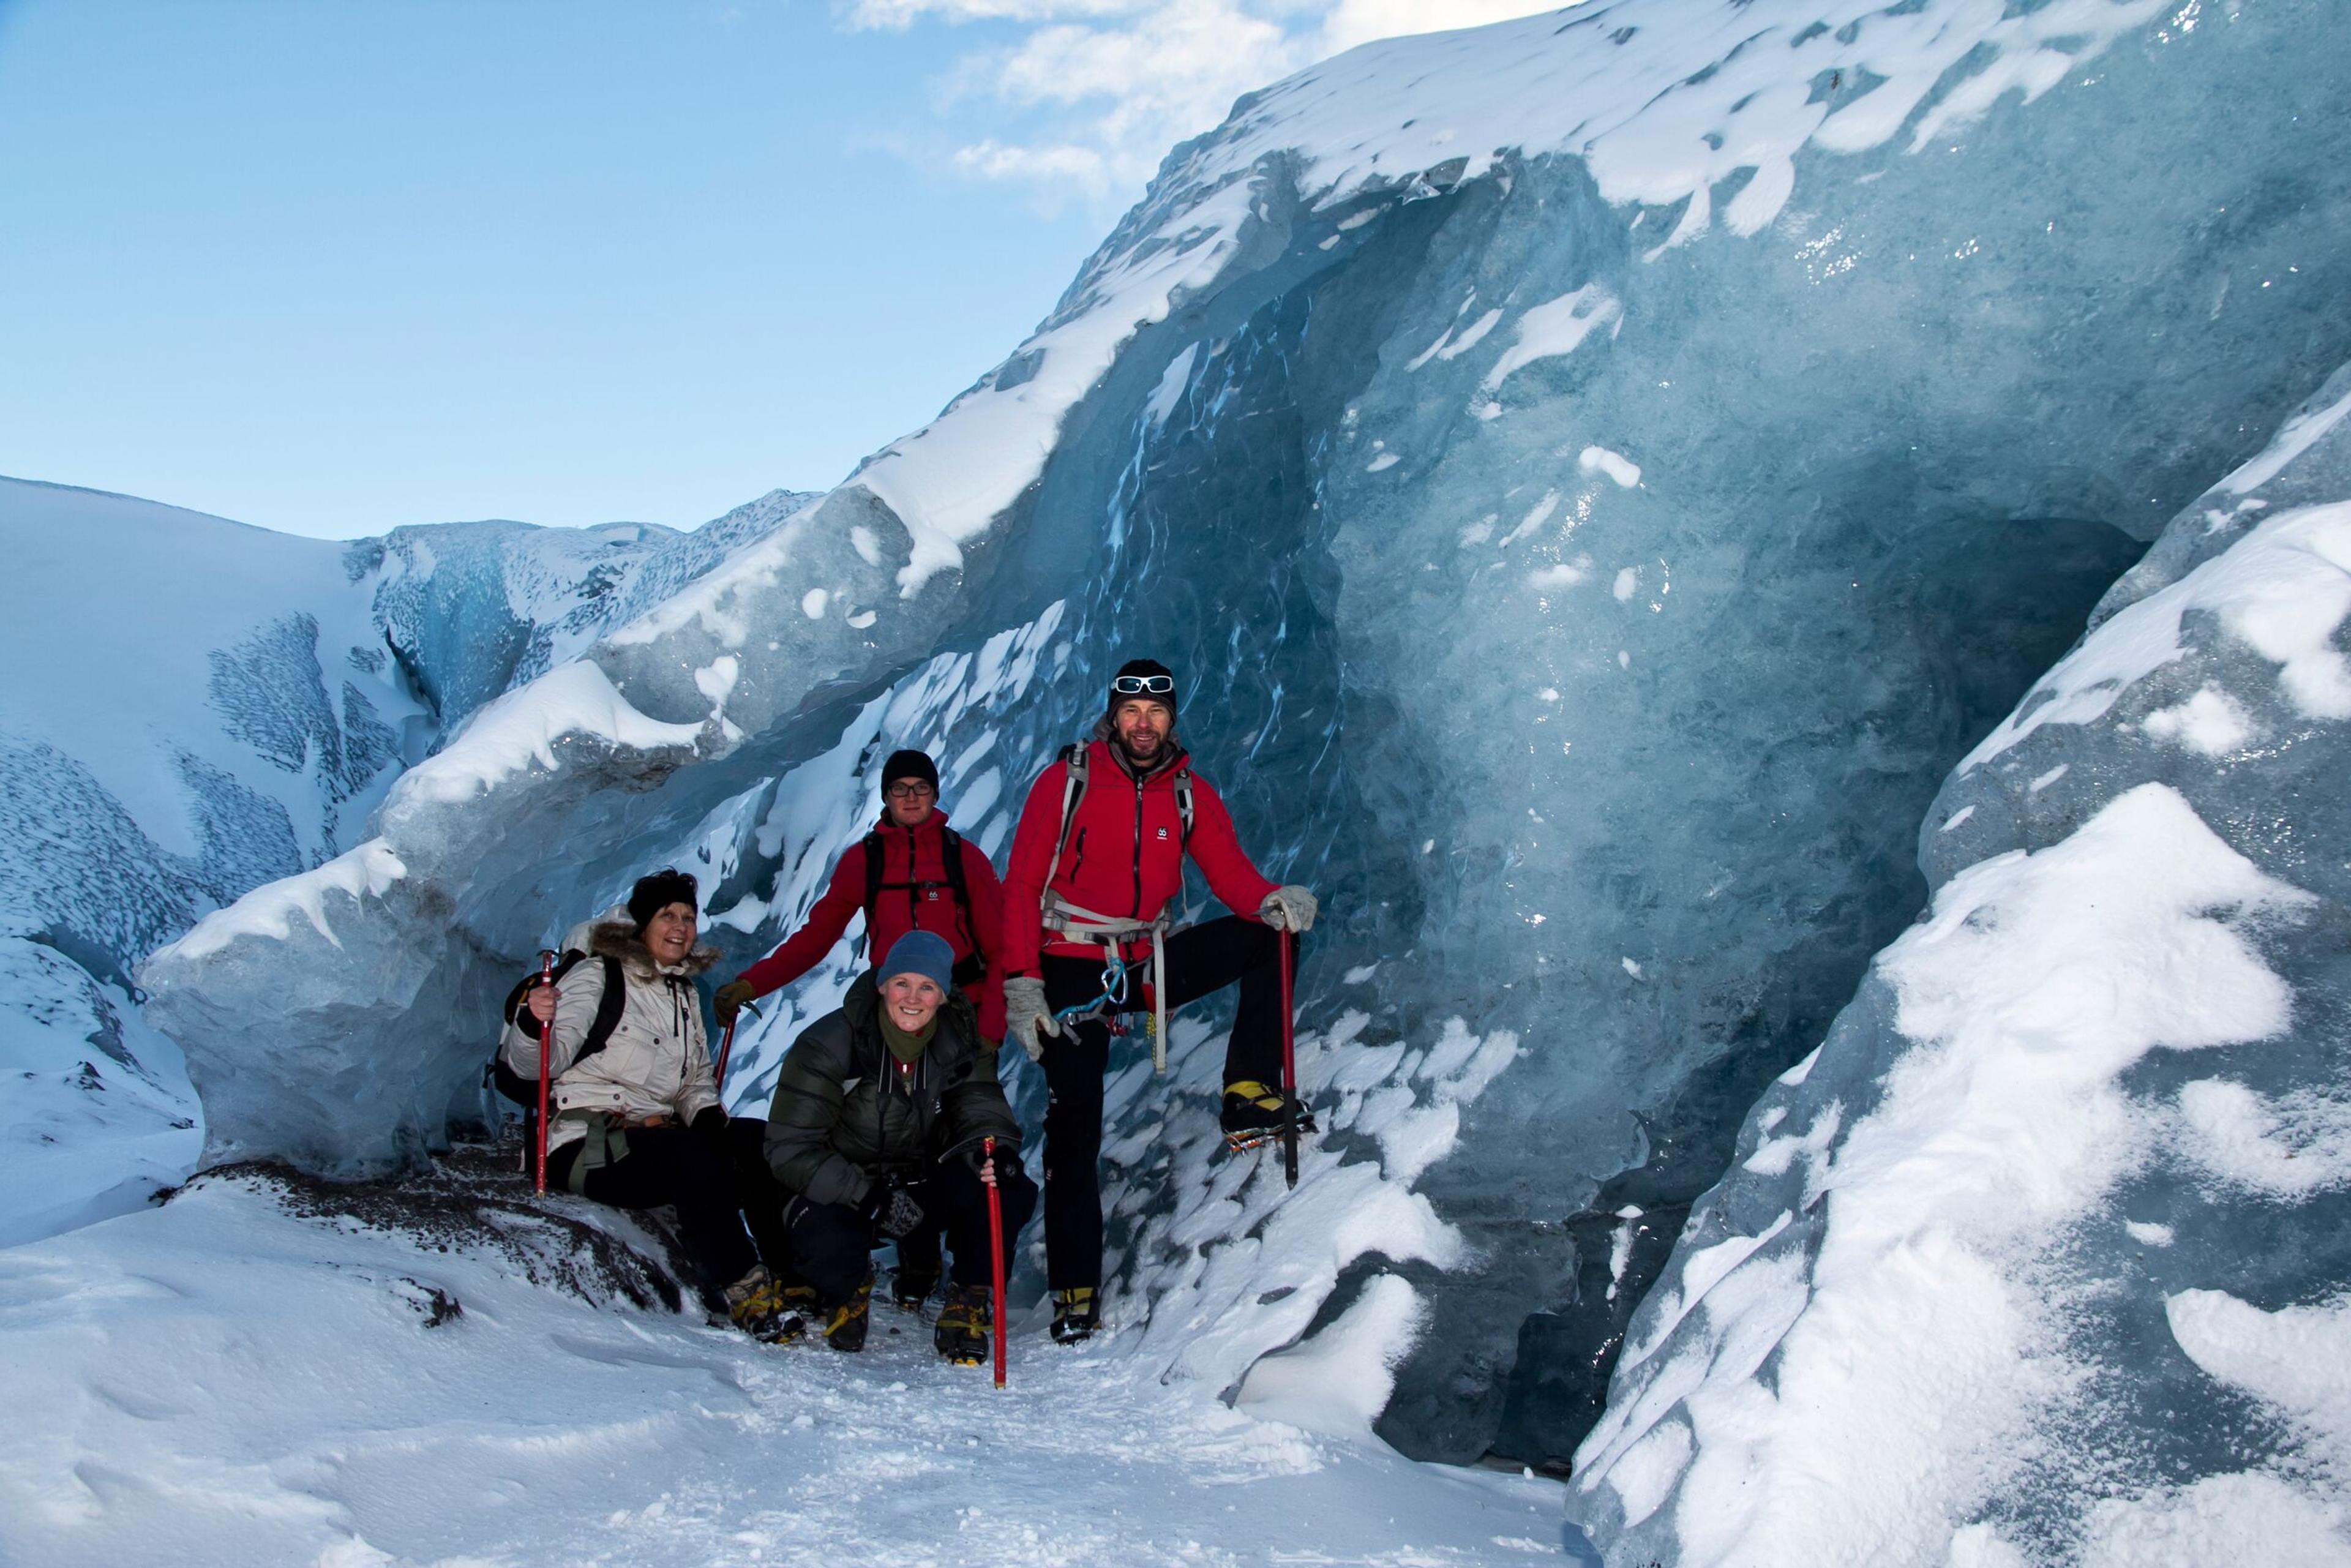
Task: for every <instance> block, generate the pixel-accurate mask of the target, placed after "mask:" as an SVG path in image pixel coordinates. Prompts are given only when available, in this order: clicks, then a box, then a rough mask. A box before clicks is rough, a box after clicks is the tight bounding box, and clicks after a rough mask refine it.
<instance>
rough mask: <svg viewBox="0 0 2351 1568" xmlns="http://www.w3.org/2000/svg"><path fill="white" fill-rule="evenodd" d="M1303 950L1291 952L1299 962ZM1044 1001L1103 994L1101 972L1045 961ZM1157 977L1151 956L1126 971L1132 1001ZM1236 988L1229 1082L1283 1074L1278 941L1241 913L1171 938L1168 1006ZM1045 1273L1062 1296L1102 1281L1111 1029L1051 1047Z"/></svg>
mask: <svg viewBox="0 0 2351 1568" xmlns="http://www.w3.org/2000/svg"><path fill="white" fill-rule="evenodd" d="M1297 949H1298V944H1297V943H1295V942H1292V944H1291V946H1290V958H1291V963H1292V966H1293V967H1294V966H1295V964H1296V961H1297ZM1043 967H1044V971H1045V1001H1046V1004H1047V1005H1048V1006H1049V1007H1051V1008H1053V1009H1056V1010H1058V1009H1061V1008H1066V1007H1074V1006H1077V1005H1080V1004H1081V1003H1084V1002H1088V1001H1091V1000H1092V999H1093V998H1096V997H1098V996H1100V995H1102V965H1101V964H1099V963H1097V962H1095V961H1094V960H1093V959H1091V958H1062V957H1056V956H1053V955H1051V954H1050V953H1049V954H1047V955H1046V956H1045V959H1044V965H1043ZM1150 977H1151V965H1150V963H1149V962H1148V961H1147V960H1146V961H1144V962H1142V963H1138V964H1133V965H1130V966H1129V967H1128V971H1127V995H1128V997H1129V998H1131V1001H1130V1005H1131V1006H1134V1007H1137V1008H1138V1009H1139V1008H1140V1006H1141V1003H1142V998H1143V983H1144V981H1145V980H1148V979H1149V978H1150ZM1236 980H1238V981H1239V982H1240V988H1241V991H1240V998H1239V1009H1238V1012H1237V1014H1236V1015H1235V1017H1234V1019H1233V1037H1232V1041H1231V1043H1230V1044H1228V1046H1226V1048H1225V1082H1228V1083H1238V1082H1245V1081H1248V1080H1251V1079H1254V1080H1255V1081H1257V1082H1260V1083H1265V1084H1278V1083H1279V1082H1280V1078H1281V936H1280V933H1278V932H1276V931H1274V930H1273V929H1272V928H1271V927H1270V926H1266V925H1259V924H1258V923H1257V922H1256V921H1254V920H1243V919H1242V918H1240V916H1238V915H1225V916H1223V917H1222V918H1220V919H1216V920H1210V921H1207V922H1204V923H1203V924H1201V925H1194V926H1191V927H1189V928H1187V929H1186V930H1182V931H1178V932H1176V933H1175V935H1174V936H1170V937H1169V938H1168V939H1167V1006H1168V1009H1170V1010H1171V1011H1172V1010H1173V1009H1176V1008H1179V1007H1182V1006H1183V1005H1184V1004H1186V1002H1195V1001H1197V1000H1199V999H1200V998H1202V997H1205V996H1207V994H1208V993H1209V992H1211V991H1218V990H1222V989H1223V988H1225V987H1227V986H1229V985H1231V984H1232V983H1233V982H1235V981H1236ZM1043 1065H1044V1069H1045V1088H1046V1091H1047V1092H1048V1094H1049V1095H1050V1099H1049V1100H1048V1101H1047V1103H1046V1105H1045V1275H1046V1280H1047V1282H1048V1283H1049V1284H1050V1286H1051V1287H1052V1288H1053V1289H1054V1290H1056V1291H1067V1290H1072V1289H1075V1288H1077V1287H1080V1286H1099V1285H1100V1284H1101V1283H1102V1176H1101V1173H1100V1171H1099V1170H1098V1168H1097V1166H1098V1165H1099V1162H1100V1160H1101V1157H1102V1074H1103V1073H1104V1072H1105V1071H1107V1070H1108V1068H1109V1066H1110V1024H1109V1022H1108V1020H1106V1019H1094V1020H1092V1021H1091V1022H1088V1023H1082V1024H1080V1025H1079V1026H1078V1028H1077V1030H1076V1038H1075V1039H1074V1040H1073V1039H1071V1031H1070V1030H1067V1029H1064V1030H1062V1031H1061V1034H1059V1035H1057V1036H1055V1037H1053V1038H1051V1039H1050V1040H1046V1042H1045V1056H1044V1062H1043Z"/></svg>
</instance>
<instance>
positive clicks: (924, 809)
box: [882, 779, 939, 828]
mask: <svg viewBox="0 0 2351 1568" xmlns="http://www.w3.org/2000/svg"><path fill="white" fill-rule="evenodd" d="M882 798H883V800H886V801H888V802H889V810H890V821H893V822H894V823H896V824H897V825H898V826H899V827H902V828H911V827H913V826H914V825H915V824H916V823H918V822H920V821H922V820H923V819H924V818H925V817H927V816H929V815H930V814H931V803H932V802H933V801H935V800H937V799H938V798H939V792H938V791H937V790H935V789H932V788H931V787H930V786H929V785H928V784H925V782H923V780H921V779H893V780H892V781H891V784H890V787H889V788H888V789H884V790H883V791H882Z"/></svg>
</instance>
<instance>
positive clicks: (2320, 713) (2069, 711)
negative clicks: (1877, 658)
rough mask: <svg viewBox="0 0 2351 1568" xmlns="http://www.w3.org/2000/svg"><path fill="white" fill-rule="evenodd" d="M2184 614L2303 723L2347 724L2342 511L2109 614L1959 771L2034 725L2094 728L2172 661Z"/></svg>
mask: <svg viewBox="0 0 2351 1568" xmlns="http://www.w3.org/2000/svg"><path fill="white" fill-rule="evenodd" d="M2190 612H2204V613H2207V614H2210V615H2211V616H2213V617H2215V618H2216V619H2217V621H2218V622H2219V623H2220V628H2221V630H2222V631H2223V632H2225V633H2226V634H2227V635H2228V636H2230V637H2232V638H2234V639H2235V640H2237V641H2238V642H2241V643H2244V644H2245V645H2246V646H2248V647H2250V648H2252V650H2253V651H2254V652H2255V653H2259V654H2261V655H2262V657H2263V658H2265V659H2268V660H2270V661H2271V662H2273V664H2277V665H2278V666H2279V669H2278V682H2279V685H2281V686H2282V687H2283V690H2284V692H2285V695H2286V696H2287V697H2288V698H2289V700H2291V701H2292V702H2293V703H2294V706H2296V707H2297V708H2299V709H2300V710H2301V711H2302V712H2303V713H2304V714H2306V715H2308V716H2311V717H2313V718H2335V719H2340V718H2351V660H2346V657H2345V655H2344V653H2343V652H2342V651H2341V650H2340V649H2338V648H2336V647H2335V630H2336V628H2338V627H2339V626H2341V625H2342V624H2343V622H2344V619H2345V617H2346V615H2351V503H2346V502H2337V503H2335V504H2333V505H2330V506H2324V507H2303V508H2299V509H2296V510H2294V511H2287V512H2281V513H2279V514H2278V515H2277V516H2275V517H2271V518H2269V519H2267V520H2266V521H2264V522H2262V524H2261V525H2260V526H2259V527H2258V528H2254V529H2253V531H2252V533H2250V534H2247V535H2246V536H2245V537H2244V538H2241V539H2240V540H2238V541H2237V543H2236V544H2235V545H2234V546H2233V547H2231V549H2229V550H2228V551H2227V552H2226V553H2225V554H2222V555H2219V556H2215V557H2214V558H2213V559H2210V560H2208V561H2206V562H2205V563H2204V564H2203V565H2201V566H2199V567H2198V568H2197V569H2196V570H2194V571H2192V572H2189V574H2188V575H2187V576H2186V577H2184V578H2182V579H2180V580H2179V581H2178V582H2175V583H2172V584H2171V585H2170V586H2168V587H2167V588H2164V589H2162V590H2160V591H2158V592H2155V593H2151V594H2149V595H2147V597H2146V598H2145V599H2142V600H2139V601H2137V602H2136V603H2133V604H2130V605H2128V606H2126V607H2125V608H2124V609H2122V610H2121V611H2118V612H2116V614H2115V615H2114V616H2113V617H2111V618H2110V619H2108V620H2107V621H2106V622H2105V623H2104V624H2102V625H2100V626H2099V627H2098V629H2097V630H2096V631H2095V632H2092V633H2091V634H2090V636H2089V637H2088V638H2087V639H2086V640H2085V641H2084V643H2082V645H2081V646H2080V647H2078V648H2076V649H2075V650H2074V652H2073V653H2069V654H2068V655H2066V657H2065V658H2064V661H2063V662H2061V663H2060V664H2058V665H2057V667H2056V668H2055V669H2053V670H2052V671H2051V672H2050V673H2049V674H2047V675H2046V676H2044V677H2043V679H2042V681H2041V683H2040V684H2039V685H2036V686H2035V687H2034V688H2033V690H2032V694H2031V695H2028V696H2027V697H2026V699H2025V700H2024V702H2022V704H2020V705H2019V706H2018V707H2017V710H2016V712H2015V713H2013V714H2011V716H2009V717H2007V718H2005V719H2003V720H2001V723H2000V725H1999V726H1998V727H1995V728H1994V729H1993V730H1992V732H1991V734H1990V735H1988V736H1986V737H1984V738H1983V740H1982V742H1981V743H1980V744H1979V745H1978V746H1977V747H1976V748H1975V749H1974V750H1973V751H1971V752H1970V753H1969V754H1968V756H1967V758H1966V759H1965V760H1964V761H1962V762H1961V763H1960V764H1959V770H1960V771H1961V772H1967V771H1969V770H1970V769H1973V768H1980V767H1981V766H1983V765H1984V764H1985V763H1986V762H1989V761H1991V759H1992V758H1995V757H1998V756H1999V755H2000V754H2001V752H2003V751H2006V750H2007V749H2008V748H2009V747H2011V746H2014V745H2015V744H2016V743H2017V742H2018V741H2020V740H2022V739H2023V738H2024V737H2026V736H2028V735H2031V734H2032V732H2033V731H2034V730H2036V729H2039V728H2040V727H2042V726H2043V725H2047V724H2074V725H2082V724H2090V723H2093V722H2095V720H2097V719H2098V718H2100V717H2102V716H2104V715H2105V712H2106V710H2107V709H2109V708H2111V707H2112V706H2114V705H2115V702H2116V699H2117V698H2118V697H2120V696H2121V695H2122V694H2123V693H2124V692H2126V691H2127V690H2129V689H2130V688H2131V687H2132V686H2133V685H2137V683H2138V682H2139V681H2141V680H2143V679H2145V678H2146V677H2147V675H2149V674H2153V673H2154V672H2155V671H2157V670H2158V669H2160V668H2162V667H2163V666H2164V665H2166V664H2169V663H2171V662H2172V661H2173V660H2175V659H2177V658H2179V656H2180V654H2181V653H2183V652H2184V649H2183V648H2182V645H2181V643H2180V636H2181V622H2182V621H2183V619H2184V618H2185V617H2186V616H2187V615H2189V613H2190ZM2044 699H2045V700H2044ZM2191 706H2192V699H2191ZM2183 723H2184V720H2183ZM2180 733H2181V734H2182V735H2183V737H2184V736H2185V734H2186V731H2185V729H2184V728H2183V729H2182V731H2181V732H2180Z"/></svg>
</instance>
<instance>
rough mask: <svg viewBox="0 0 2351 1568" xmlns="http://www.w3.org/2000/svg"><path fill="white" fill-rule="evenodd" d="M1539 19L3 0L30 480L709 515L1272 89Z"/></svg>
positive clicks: (991, 347)
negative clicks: (1411, 37)
mask: <svg viewBox="0 0 2351 1568" xmlns="http://www.w3.org/2000/svg"><path fill="white" fill-rule="evenodd" d="M1541 8H1542V6H1541V5H1537V4H1523V3H1516V0H832V3H827V0H733V3H731V4H716V3H705V0H690V3H678V4H662V5H656V4H610V3H603V0H470V3H462V4H461V3H455V0H339V3H327V0H318V3H310V4H303V3H298V0H203V3H201V4H199V3H196V0H146V3H141V0H0V300H5V305H0V474H8V475H13V476H18V477H24V478H33V479H46V480H52V481H56V482H58V483H64V484H73V485H86V486H93V487H96V488H99V489H108V490H120V491H125V492H128V493H131V494H133V495H140V496H146V497H152V498H154V499H158V500H164V501H170V502H172V503H174V504H177V505H181V506H186V507H195V508H197V509H200V510H204V511H211V512H217V513H219V514H221V515H223V516H226V517H235V518H238V519H239V520H242V521H246V522H251V523H257V524H261V525H263V526H265V527H268V528H281V529H287V530H289V531H296V532H303V533H313V534H324V535H329V536H350V535H357V534H362V533H372V532H379V531H381V530H382V529H385V528H392V527H394V526H396V525H398V524H401V523H411V522H434V521H444V520H449V519H453V518H461V517H519V518H522V519H525V520H527V521H531V522H539V523H562V524H579V523H592V522H601V521H606V520H611V519H614V518H632V519H645V520H651V521H656V522H664V523H668V524H672V525H674V526H678V527H690V526H693V525H694V524H696V523H699V522H702V521H705V520H706V519H708V518H709V517H715V516H716V515H717V514H719V513H721V512H723V511H725V510H726V509H727V508H728V507H732V506H735V505H737V504H739V503H740V502H742V501H745V500H747V499H749V498H751V497H754V496H757V495H759V494H761V493H763V492H764V491H766V490H768V489H769V488H771V487H774V486H779V485H780V486H789V487H794V488H806V489H821V488H824V487H827V486H831V485H832V484H833V483H835V482H837V481H838V480H839V479H841V477H842V476H844V475H845V474H846V473H847V472H848V471H849V469H850V468H851V467H852V465H854V463H855V461H856V460H857V458H859V457H860V456H862V455H864V454H865V453H867V452H869V451H871V450H872V449H873V448H875V447H877V446H879V445H881V444H883V443H884V442H886V441H888V440H890V439H892V438H893V437H894V436H897V435H899V434H904V433H905V432H906V431H909V430H912V429H914V428H915V427H916V426H918V425H920V424H921V423H923V422H924V421H925V420H926V419H928V418H929V417H930V416H931V415H932V414H933V413H936V412H937V410H938V409H939V407H940V406H941V405H942V404H943V403H945V402H946V400H947V399H948V398H950V397H952V396H953V395H954V394H955V393H956V392H958V391H960V390H961V389H962V388H963V387H964V386H965V385H967V383H968V382H970V381H971V380H972V379H973V378H974V377H975V376H976V375H977V374H978V373H979V372H980V371H984V370H986V369H987V367H988V366H989V365H991V364H993V363H995V362H996V361H998V360H999V359H1000V358H1002V357H1003V356H1004V355H1005V354H1006V353H1007V352H1008V351H1009V350H1011V349H1012V348H1014V347H1015V346H1016V345H1017V344H1018V343H1019V340H1021V338H1022V337H1024V336H1025V335H1026V334H1027V332H1028V331H1029V329H1030V328H1031V327H1033V326H1034V325H1035V323H1036V322H1037V320H1038V319H1040V318H1041V317H1042V316H1043V315H1044V314H1045V313H1046V312H1047V311H1048V310H1049V309H1050V308H1051V307H1052V304H1053V301H1054V300H1055V298H1057V297H1058V296H1059V294H1060V292H1061V289H1062V287H1064V286H1065V285H1066V284H1067V283H1068V281H1069V280H1070V278H1071V276H1072V275H1073V274H1074V273H1075V271H1076V269H1077V267H1078V265H1079V264H1080V263H1081V261H1082V260H1083V258H1084V256H1086V254H1087V253H1088V252H1089V251H1090V250H1091V249H1092V246H1093V245H1094V243H1095V241H1096V240H1097V239H1098V238H1099V236H1100V235H1102V233H1104V232H1106V230H1107V227H1108V225H1109V224H1110V223H1111V222H1112V221H1113V219H1114V218H1115V216H1116V214H1117V213H1118V211H1119V210H1120V209H1121V208H1123V206H1124V205H1125V204H1126V203H1128V202H1129V201H1131V200H1133V199H1134V196H1135V195H1137V194H1139V193H1140V191H1141V188H1142V183H1143V181H1144V178H1145V177H1146V176H1147V174H1148V172H1149V170H1150V168H1151V167H1152V166H1153V164H1155V162H1156V161H1157V158H1158V156H1159V154H1160V153H1161V152H1164V151H1165V148H1166V146H1167V145H1168V144H1169V143H1170V142H1172V141H1174V140H1175V139H1176V138H1177V137H1179V136H1182V135H1186V134H1190V133H1193V132H1195V131H1198V130H1202V129H1206V128H1207V126H1209V125H1212V124H1214V123H1215V121H1216V120H1217V119H1218V118H1219V117H1220V116H1221V114H1222V111H1223V110H1224V108H1225V106H1226V105H1228V104H1229V102H1230V101H1231V99H1232V98H1233V97H1234V96H1236V95H1237V94H1238V92H1240V91H1243V90H1246V89H1249V88H1250V87H1252V86H1256V85H1259V84H1261V83H1262V82H1264V81H1267V80H1271V79H1273V78H1277V77H1279V76H1280V75H1282V74H1284V73H1285V72H1286V71H1288V70H1290V69H1294V68H1297V67H1299V66H1301V65H1303V64H1306V63H1308V62H1309V61H1310V60H1311V59H1312V58H1315V57H1320V56H1322V55H1323V54H1327V53H1329V52H1331V51H1332V49H1333V48H1336V47H1344V46H1345V45H1346V44H1349V43H1352V42H1356V41H1361V39H1363V38H1364V37H1376V36H1381V35H1383V34H1385V33H1390V32H1396V31H1405V30H1420V29H1421V28H1424V27H1426V26H1441V25H1447V23H1450V24H1453V25H1458V24H1460V23H1462V22H1468V21H1479V20H1486V19H1489V18H1491V17H1493V16H1502V15H1511V14H1520V13H1524V12H1529V11H1533V10H1537V9H1541Z"/></svg>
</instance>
